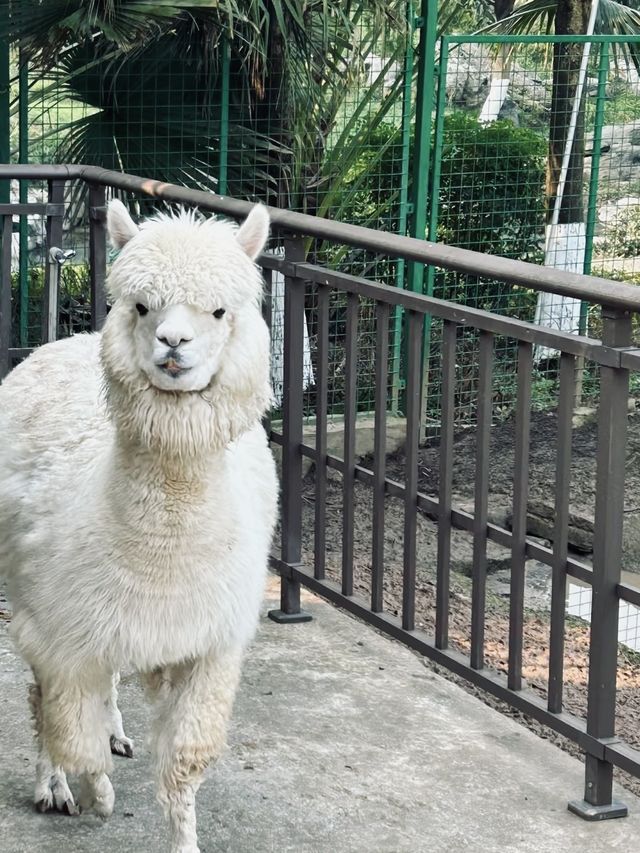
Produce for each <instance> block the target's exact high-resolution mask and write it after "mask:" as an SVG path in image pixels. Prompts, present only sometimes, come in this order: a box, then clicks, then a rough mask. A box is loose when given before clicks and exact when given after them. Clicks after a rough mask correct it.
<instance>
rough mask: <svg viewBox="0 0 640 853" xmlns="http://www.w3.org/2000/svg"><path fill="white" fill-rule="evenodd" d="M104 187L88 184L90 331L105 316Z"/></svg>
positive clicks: (105, 238)
mask: <svg viewBox="0 0 640 853" xmlns="http://www.w3.org/2000/svg"><path fill="white" fill-rule="evenodd" d="M106 198H107V196H106V189H105V187H103V186H101V185H100V184H90V185H89V275H90V281H91V331H92V332H95V331H97V330H99V329H101V328H102V326H103V324H104V321H105V319H106V316H107V296H106V291H105V286H104V283H105V279H106V275H107V231H106V221H107V201H106Z"/></svg>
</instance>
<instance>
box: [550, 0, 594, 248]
mask: <svg viewBox="0 0 640 853" xmlns="http://www.w3.org/2000/svg"><path fill="white" fill-rule="evenodd" d="M599 8H600V0H593V2H592V4H591V14H590V16H589V23H588V24H587V32H586V35H588V36H592V35H593V33H594V31H595V28H596V19H597V17H598V9H599ZM590 54H591V42H590V41H587V42H585V44H584V50H583V51H582V62H581V63H580V71H579V73H578V85H577V87H576V94H575V97H574V99H573V108H572V110H571V119H570V121H569V131H568V133H567V142H566V145H565V148H564V154H563V157H562V165H561V166H560V175H559V177H558V190H557V192H556V198H555V202H554V205H553V213H552V215H551V222H550V223H549V224H550V227H549V228H548V229H547V241H546V249H545V251H546V252H547V253H548V251H549V246H550V243H551V234H552V231H553V230H554V229H555V228H556V226H557V225H558V222H559V221H560V209H561V208H562V200H563V197H564V190H565V187H566V184H567V175H568V173H569V162H570V160H571V154H572V152H573V143H574V140H575V136H576V127H577V125H578V115H579V113H580V104H581V102H582V93H583V92H584V84H585V82H586V79H587V66H588V64H589V55H590Z"/></svg>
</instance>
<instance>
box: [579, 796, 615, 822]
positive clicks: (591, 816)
mask: <svg viewBox="0 0 640 853" xmlns="http://www.w3.org/2000/svg"><path fill="white" fill-rule="evenodd" d="M568 809H569V811H570V812H572V813H573V814H575V815H578V817H581V818H582V819H583V820H589V821H594V820H612V819H613V818H616V817H626V816H627V815H628V814H629V809H628V808H627V807H626V806H625V805H624V803H616V802H613V803H608V804H607V805H606V806H594V805H592V804H591V803H588V802H587V801H586V800H571V802H570V803H569V805H568Z"/></svg>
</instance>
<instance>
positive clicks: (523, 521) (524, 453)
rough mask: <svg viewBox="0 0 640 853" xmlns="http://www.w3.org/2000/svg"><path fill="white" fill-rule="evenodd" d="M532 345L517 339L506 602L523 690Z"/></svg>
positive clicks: (513, 674) (513, 666)
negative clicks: (511, 497) (509, 575)
mask: <svg viewBox="0 0 640 853" xmlns="http://www.w3.org/2000/svg"><path fill="white" fill-rule="evenodd" d="M532 372H533V346H532V345H531V344H530V343H526V342H525V341H519V342H518V398H517V404H516V424H515V429H516V436H515V452H514V466H513V467H514V475H513V539H512V545H511V594H510V603H509V671H508V676H507V682H508V685H509V687H510V689H511V690H521V689H522V646H523V611H524V584H525V563H526V550H525V549H526V537H527V501H528V498H529V433H530V428H531V374H532Z"/></svg>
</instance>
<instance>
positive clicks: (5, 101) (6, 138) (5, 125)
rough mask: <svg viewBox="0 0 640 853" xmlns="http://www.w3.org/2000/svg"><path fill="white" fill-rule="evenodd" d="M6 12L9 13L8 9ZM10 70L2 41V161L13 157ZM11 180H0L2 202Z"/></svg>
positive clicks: (0, 85) (0, 66) (0, 74)
mask: <svg viewBox="0 0 640 853" xmlns="http://www.w3.org/2000/svg"><path fill="white" fill-rule="evenodd" d="M5 14H7V15H8V14H9V12H8V10H7V11H6V12H5ZM9 78H10V71H9V44H8V43H7V42H6V41H0V163H8V162H9V160H10V158H11V117H10V113H11V92H10V90H9V87H10V79H9ZM9 187H10V184H9V181H0V203H2V204H7V203H8V202H9V197H10V192H9Z"/></svg>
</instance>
